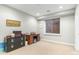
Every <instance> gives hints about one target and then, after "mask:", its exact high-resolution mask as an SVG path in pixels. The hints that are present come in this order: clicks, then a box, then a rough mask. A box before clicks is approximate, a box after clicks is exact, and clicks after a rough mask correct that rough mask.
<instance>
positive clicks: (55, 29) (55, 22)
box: [46, 18, 60, 34]
mask: <svg viewBox="0 0 79 59" xmlns="http://www.w3.org/2000/svg"><path fill="white" fill-rule="evenodd" d="M46 33H56V34H60V18H56V19H51V20H46Z"/></svg>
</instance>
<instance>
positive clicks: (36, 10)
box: [8, 4, 76, 17]
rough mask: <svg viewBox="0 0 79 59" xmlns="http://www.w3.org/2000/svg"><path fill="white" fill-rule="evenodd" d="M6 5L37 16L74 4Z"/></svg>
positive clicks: (64, 8) (71, 6)
mask: <svg viewBox="0 0 79 59" xmlns="http://www.w3.org/2000/svg"><path fill="white" fill-rule="evenodd" d="M8 6H10V7H13V8H16V9H18V10H20V11H23V12H25V13H28V14H30V15H32V16H35V17H39V16H43V15H47V14H51V13H55V12H60V11H64V10H68V9H72V8H75V6H76V5H74V4H8Z"/></svg>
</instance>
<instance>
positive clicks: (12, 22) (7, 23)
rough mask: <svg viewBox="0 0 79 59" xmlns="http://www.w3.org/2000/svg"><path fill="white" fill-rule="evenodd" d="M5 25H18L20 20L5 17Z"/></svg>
mask: <svg viewBox="0 0 79 59" xmlns="http://www.w3.org/2000/svg"><path fill="white" fill-rule="evenodd" d="M6 26H10V27H20V26H21V21H17V20H10V19H6Z"/></svg>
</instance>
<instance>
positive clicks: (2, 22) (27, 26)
mask: <svg viewBox="0 0 79 59" xmlns="http://www.w3.org/2000/svg"><path fill="white" fill-rule="evenodd" d="M6 19H12V20H19V21H21V26H20V27H7V26H6ZM14 30H21V31H23V32H25V33H26V32H32V31H33V32H37V20H36V19H35V18H34V17H32V16H30V15H28V14H25V13H23V12H20V11H18V10H16V9H13V8H10V7H6V6H3V5H0V42H2V41H3V40H4V37H5V36H6V35H8V34H11V33H12V31H14Z"/></svg>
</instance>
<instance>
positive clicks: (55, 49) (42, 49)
mask: <svg viewBox="0 0 79 59" xmlns="http://www.w3.org/2000/svg"><path fill="white" fill-rule="evenodd" d="M60 54H65V55H67V54H78V53H76V52H75V50H74V47H73V46H66V45H61V44H56V43H49V42H46V41H39V42H37V43H34V44H32V45H26V46H25V47H22V48H19V49H17V50H14V51H12V52H8V53H2V55H60Z"/></svg>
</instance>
